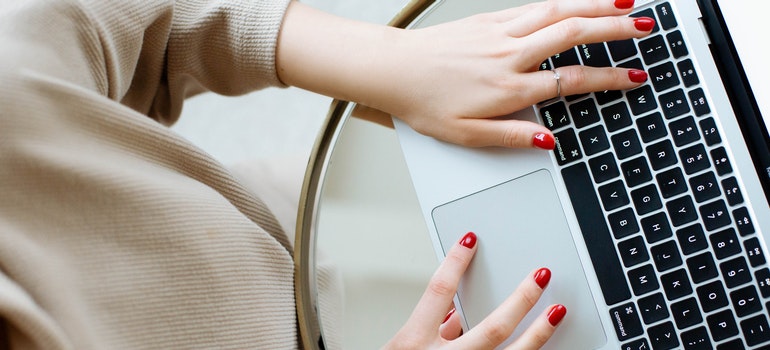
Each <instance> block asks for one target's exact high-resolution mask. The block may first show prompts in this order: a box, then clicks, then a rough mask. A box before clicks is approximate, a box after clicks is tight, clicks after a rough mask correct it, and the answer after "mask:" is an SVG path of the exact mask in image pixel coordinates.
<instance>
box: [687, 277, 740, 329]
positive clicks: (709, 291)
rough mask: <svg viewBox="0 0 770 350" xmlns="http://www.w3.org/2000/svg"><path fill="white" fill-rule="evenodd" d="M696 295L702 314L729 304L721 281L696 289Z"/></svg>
mask: <svg viewBox="0 0 770 350" xmlns="http://www.w3.org/2000/svg"><path fill="white" fill-rule="evenodd" d="M696 293H697V294H698V300H699V301H700V304H701V307H703V312H706V313H709V312H711V311H714V310H718V309H721V308H723V307H725V306H727V304H728V303H729V300H727V292H725V286H724V285H722V281H719V280H716V281H713V282H709V283H706V284H704V285H702V286H700V287H698V288H697V289H696ZM731 316H732V315H731ZM733 335H734V334H733ZM729 336H732V335H729ZM722 339H724V338H722ZM714 340H717V339H714Z"/></svg>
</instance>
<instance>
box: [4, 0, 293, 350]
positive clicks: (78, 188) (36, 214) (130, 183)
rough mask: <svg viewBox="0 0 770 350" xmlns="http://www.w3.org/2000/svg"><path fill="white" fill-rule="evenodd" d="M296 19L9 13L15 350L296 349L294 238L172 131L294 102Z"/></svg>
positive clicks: (265, 9)
mask: <svg viewBox="0 0 770 350" xmlns="http://www.w3.org/2000/svg"><path fill="white" fill-rule="evenodd" d="M286 1H287V0H277V1H266V0H243V1H231V0H225V1H219V0H210V1H176V2H174V1H171V0H165V1H164V0H82V1H81V0H23V1H4V2H0V47H2V49H0V327H1V328H0V349H2V348H3V347H4V345H6V344H3V342H7V345H8V346H10V348H11V349H25V350H26V349H32V350H36V349H41V350H42V349H45V350H58V349H66V350H70V349H71V350H90V349H98V350H103V349H251V348H257V349H294V348H297V346H298V343H297V337H298V334H297V329H296V328H297V320H296V307H295V302H294V285H293V261H292V256H291V247H290V245H291V244H290V242H289V240H288V238H287V237H286V235H285V234H284V233H283V231H282V230H281V227H280V226H279V224H278V223H277V221H276V220H275V218H274V217H273V215H272V214H271V213H270V211H269V210H268V209H267V208H266V207H265V205H264V204H263V203H262V202H261V201H260V200H259V198H258V197H257V196H255V195H254V194H253V193H250V192H249V191H248V190H247V189H245V188H244V187H243V186H242V185H240V184H239V183H238V182H237V181H236V180H235V179H234V177H233V176H232V175H231V174H230V173H229V172H228V170H227V169H225V168H224V167H223V166H222V165H220V164H219V163H218V162H217V161H216V160H214V159H212V158H211V157H210V156H209V155H207V154H206V153H205V152H203V151H201V150H199V149H198V148H196V147H195V146H194V145H192V144H190V143H189V142H188V141H186V140H184V139H183V138H181V137H179V136H177V135H175V134H174V133H173V132H172V131H170V130H169V129H168V128H167V127H166V126H164V125H162V123H159V122H158V121H162V122H166V123H168V122H171V121H173V120H174V119H175V118H176V116H177V115H178V113H179V110H180V109H181V104H182V101H183V99H184V97H185V96H187V95H189V94H192V93H195V92H198V91H201V90H203V89H211V90H214V91H217V92H221V93H229V94H236V93H244V92H247V91H250V90H253V89H257V88H260V87H264V86H271V85H280V83H279V82H278V80H277V78H276V74H275V62H274V60H275V59H274V57H275V53H274V51H275V41H276V35H277V32H278V30H279V28H280V21H281V16H282V13H283V12H282V11H284V10H285V7H286ZM148 116H150V117H148ZM153 119H155V120H153Z"/></svg>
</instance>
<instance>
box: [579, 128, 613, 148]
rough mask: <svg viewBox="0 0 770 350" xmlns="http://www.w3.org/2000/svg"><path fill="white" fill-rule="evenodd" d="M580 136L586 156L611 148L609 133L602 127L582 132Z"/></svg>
mask: <svg viewBox="0 0 770 350" xmlns="http://www.w3.org/2000/svg"><path fill="white" fill-rule="evenodd" d="M578 136H579V137H580V143H581V144H582V145H583V151H585V154H586V156H592V155H594V154H597V153H599V152H602V151H606V150H608V149H609V148H610V141H609V140H607V133H606V132H605V131H604V127H603V126H601V125H597V126H594V127H592V128H590V129H586V130H583V131H581V132H580V133H579V134H578Z"/></svg>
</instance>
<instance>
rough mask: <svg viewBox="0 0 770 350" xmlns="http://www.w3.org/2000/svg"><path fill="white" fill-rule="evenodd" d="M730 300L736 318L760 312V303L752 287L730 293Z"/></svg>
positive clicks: (755, 290)
mask: <svg viewBox="0 0 770 350" xmlns="http://www.w3.org/2000/svg"><path fill="white" fill-rule="evenodd" d="M730 300H732V302H733V307H734V308H735V313H736V314H737V315H738V317H744V316H748V315H751V314H753V313H756V312H760V311H762V301H761V300H760V299H759V295H758V294H757V289H756V288H754V286H752V285H748V286H746V287H743V288H741V289H738V290H735V291H733V292H731V293H730Z"/></svg>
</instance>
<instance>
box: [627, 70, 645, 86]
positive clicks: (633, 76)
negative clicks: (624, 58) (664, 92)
mask: <svg viewBox="0 0 770 350" xmlns="http://www.w3.org/2000/svg"><path fill="white" fill-rule="evenodd" d="M628 79H630V80H631V81H633V82H634V83H644V82H645V81H647V72H645V71H643V70H639V69H630V70H629V71H628Z"/></svg>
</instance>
